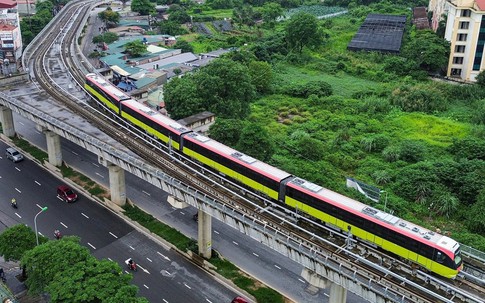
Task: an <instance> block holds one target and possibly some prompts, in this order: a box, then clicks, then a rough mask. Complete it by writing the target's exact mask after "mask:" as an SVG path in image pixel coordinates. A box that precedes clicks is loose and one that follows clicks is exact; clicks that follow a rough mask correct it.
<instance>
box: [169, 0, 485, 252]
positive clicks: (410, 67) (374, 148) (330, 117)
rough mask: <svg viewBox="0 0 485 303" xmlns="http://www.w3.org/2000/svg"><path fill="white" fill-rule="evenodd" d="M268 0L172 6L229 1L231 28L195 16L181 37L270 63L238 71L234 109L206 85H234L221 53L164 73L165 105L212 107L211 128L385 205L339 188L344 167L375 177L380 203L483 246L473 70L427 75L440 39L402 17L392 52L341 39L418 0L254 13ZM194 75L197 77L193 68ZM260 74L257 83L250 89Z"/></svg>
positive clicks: (478, 110)
mask: <svg viewBox="0 0 485 303" xmlns="http://www.w3.org/2000/svg"><path fill="white" fill-rule="evenodd" d="M267 3H268V2H265V1H263V2H261V3H259V4H254V3H249V2H246V1H243V5H242V6H239V7H235V6H236V5H235V4H234V3H233V2H231V1H222V2H219V1H217V2H216V1H208V2H207V3H206V4H205V5H201V6H192V5H189V7H186V6H182V7H183V8H185V9H186V10H187V11H190V12H191V15H192V13H193V14H194V15H195V14H204V16H205V18H209V17H210V16H211V17H212V18H209V19H210V21H211V22H212V21H213V20H217V19H219V20H220V19H222V17H220V16H218V12H219V11H223V10H224V12H226V13H227V10H228V9H233V13H232V14H233V16H232V18H233V26H234V28H233V30H232V31H229V32H227V31H224V32H223V31H218V30H217V28H214V27H213V26H212V25H211V24H208V23H205V25H206V28H207V29H208V32H210V35H207V34H204V31H201V32H199V33H197V34H190V35H187V36H186V37H185V38H184V40H185V41H186V42H188V43H189V44H190V45H191V46H192V48H193V50H194V51H196V52H197V51H201V52H205V51H209V50H212V49H217V48H220V47H226V48H227V47H233V46H235V47H237V50H236V51H233V52H231V53H229V54H227V55H226V56H225V59H224V60H226V62H227V60H228V59H229V60H232V61H233V62H234V63H231V64H232V66H234V67H237V69H238V70H239V69H248V68H249V67H250V66H251V65H256V66H259V65H258V64H260V63H261V62H264V63H267V64H269V65H270V67H271V69H270V71H269V73H268V72H266V71H265V73H264V74H262V73H251V72H249V73H248V74H249V75H250V79H249V80H247V81H246V80H245V82H244V83H247V82H249V83H251V84H252V88H251V86H247V88H246V93H243V94H241V95H244V96H248V95H250V94H251V95H253V96H254V97H251V101H250V104H249V107H250V111H249V112H246V111H245V112H244V114H241V112H239V114H235V115H234V114H233V115H231V113H232V112H235V111H233V110H230V111H228V110H227V109H224V108H220V107H218V106H217V104H218V103H219V101H217V100H218V99H217V97H216V98H214V96H218V94H220V93H219V92H227V91H228V89H229V88H230V87H234V86H233V85H234V82H233V81H234V79H231V77H228V76H227V73H226V72H223V71H225V70H230V69H231V68H228V66H230V65H229V63H227V64H226V65H224V64H221V63H219V65H218V66H219V67H218V69H217V70H216V69H214V68H213V67H212V70H211V71H212V72H211V73H207V71H208V70H210V69H211V68H210V67H208V68H207V69H205V68H202V69H200V71H198V72H196V73H195V75H194V76H188V77H183V78H182V79H178V80H177V81H174V82H172V83H169V84H168V85H167V86H166V92H167V93H166V95H165V101H166V104H167V108H168V109H169V112H170V109H173V112H174V114H175V116H177V117H179V116H180V117H181V116H188V115H191V114H195V113H196V112H199V111H202V110H211V111H213V112H215V113H216V114H217V115H218V119H217V121H216V124H215V125H214V126H213V127H212V128H211V130H210V135H211V136H212V137H214V138H216V139H217V140H220V141H222V142H224V143H226V144H228V145H230V146H232V147H235V148H237V149H239V150H241V151H243V152H245V153H247V154H249V155H252V156H254V157H256V158H259V159H261V160H265V161H268V162H269V163H270V164H272V165H275V166H278V167H280V168H282V169H284V170H286V171H288V172H290V173H292V174H294V175H297V176H299V177H302V178H305V179H307V180H309V181H312V182H314V183H317V184H319V185H323V186H325V187H327V188H330V189H333V190H335V191H338V192H341V193H343V194H345V195H349V196H352V197H354V198H357V199H359V200H362V201H363V202H365V203H367V204H371V205H373V206H374V207H377V208H383V207H384V205H383V204H384V202H383V201H381V202H380V203H374V202H372V201H370V200H365V198H363V197H362V196H358V195H357V194H356V193H355V192H354V191H352V190H349V189H347V188H346V187H345V177H347V176H351V177H354V178H356V179H358V180H361V181H363V182H366V183H368V184H371V185H375V186H378V187H379V188H380V189H382V190H385V191H386V192H387V193H388V198H387V210H388V211H389V210H390V211H392V212H394V214H396V215H398V216H401V217H403V218H405V219H407V220H410V221H413V222H415V223H418V224H420V225H423V226H425V227H427V228H430V229H438V228H439V229H440V230H442V231H444V232H446V233H447V234H448V233H449V234H451V236H452V237H453V238H455V239H456V240H458V241H460V242H462V243H464V244H467V245H472V246H474V247H476V248H478V249H481V250H485V238H484V237H483V236H481V235H480V233H483V231H485V201H484V197H485V178H484V177H485V159H484V158H483V155H482V153H481V151H483V145H484V144H485V140H484V137H485V136H484V134H485V114H484V112H485V111H484V109H485V90H483V86H482V82H483V81H482V78H483V75H480V77H479V78H478V80H479V81H478V84H476V85H468V84H456V83H447V82H445V81H435V80H431V78H430V77H429V75H438V76H439V75H442V74H443V71H444V70H446V65H447V63H448V54H449V43H448V42H447V41H445V40H443V39H442V38H440V37H439V36H438V35H436V34H435V33H433V32H432V31H429V30H424V31H418V30H416V29H415V28H414V27H413V26H411V25H410V24H409V23H408V25H407V27H406V31H405V34H404V38H403V45H402V48H401V54H399V55H390V54H383V53H377V52H350V51H348V50H347V49H346V47H347V44H348V43H349V42H350V40H351V39H352V37H353V36H354V35H355V33H356V32H357V30H358V28H359V26H360V25H361V24H362V22H363V21H364V19H365V18H366V16H367V15H368V14H369V13H381V14H397V15H406V16H407V17H408V21H409V20H410V19H411V13H410V10H409V9H408V8H409V6H410V5H411V6H420V5H423V3H421V2H420V1H414V2H413V1H397V2H392V3H391V2H388V1H366V2H365V3H364V2H359V1H358V2H355V1H353V2H351V3H350V2H345V1H342V0H335V1H326V2H325V4H327V5H332V6H339V7H341V8H342V10H344V9H347V10H348V13H347V14H344V15H339V16H336V17H332V18H323V19H318V18H316V17H315V14H313V15H312V14H304V13H302V12H301V11H304V9H305V7H301V6H300V4H301V3H300V2H299V1H295V2H291V4H288V3H287V4H285V5H286V6H284V8H291V7H299V9H298V10H299V13H298V14H294V15H293V16H292V17H290V18H289V19H288V21H285V22H271V20H265V22H263V23H258V22H255V21H256V20H260V19H264V18H263V17H262V12H264V14H267V15H268V16H271V13H272V12H278V9H279V8H278V7H277V6H274V7H271V8H268V7H265V8H264V9H263V6H264V5H265V4H267ZM289 3H290V2H289ZM246 4H251V5H252V7H251V8H249V7H245V6H244V5H246ZM280 4H281V6H283V4H282V3H280ZM314 4H316V3H314ZM318 5H321V4H318ZM312 9H313V12H316V11H318V10H321V11H322V12H323V11H334V12H338V11H342V10H338V9H335V8H323V7H320V8H318V9H317V8H312ZM211 13H213V14H211ZM317 15H319V14H317ZM258 18H259V19H258ZM309 25H310V26H309ZM199 28H201V27H200V26H199ZM301 37H304V38H305V39H302V38H301ZM216 65H217V63H216ZM214 73H215V74H216V75H224V77H222V78H217V77H214ZM482 74H483V73H482ZM199 75H204V77H200V79H204V81H202V80H201V81H198V80H197V77H198V76H199ZM260 80H263V81H265V82H262V83H266V84H265V87H264V89H259V90H256V89H255V85H256V84H258V83H260V82H259V81H260ZM204 87H205V88H208V87H210V88H211V94H212V95H210V96H209V95H206V91H207V90H206V89H204ZM208 96H209V97H208ZM222 99H224V98H222ZM226 99H227V98H226ZM180 100H184V102H185V103H181V102H180ZM187 100H190V102H188V101H187ZM224 100H225V99H224ZM227 100H228V101H227V104H229V105H230V107H231V108H243V107H242V106H246V104H247V99H241V98H240V96H234V98H229V99H227ZM181 104H183V106H182V105H181ZM179 109H180V110H179ZM182 110H183V112H182ZM244 134H245V135H244ZM471 209H473V214H471V213H470V210H471ZM472 235H475V236H474V237H473V236H472Z"/></svg>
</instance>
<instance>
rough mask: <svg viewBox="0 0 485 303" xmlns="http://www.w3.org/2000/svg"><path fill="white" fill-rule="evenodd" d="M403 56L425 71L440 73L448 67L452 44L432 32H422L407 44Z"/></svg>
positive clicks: (417, 33) (418, 32)
mask: <svg viewBox="0 0 485 303" xmlns="http://www.w3.org/2000/svg"><path fill="white" fill-rule="evenodd" d="M403 55H404V56H405V57H406V58H409V59H412V60H414V61H416V62H417V63H418V65H419V66H420V67H421V68H423V69H424V70H427V71H430V72H434V71H440V70H442V69H444V68H446V66H447V65H448V58H449V55H450V43H449V42H448V41H446V40H445V39H443V38H440V37H439V36H438V35H436V33H434V32H433V31H431V30H420V31H417V32H416V36H415V37H414V38H413V39H411V40H410V41H408V42H407V43H406V44H405V46H404V49H403Z"/></svg>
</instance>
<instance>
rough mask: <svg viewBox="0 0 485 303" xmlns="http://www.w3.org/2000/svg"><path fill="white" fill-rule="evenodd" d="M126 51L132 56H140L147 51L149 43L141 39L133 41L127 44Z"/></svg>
mask: <svg viewBox="0 0 485 303" xmlns="http://www.w3.org/2000/svg"><path fill="white" fill-rule="evenodd" d="M125 51H126V52H128V53H130V55H131V56H132V57H140V56H141V55H143V54H145V53H146V52H147V45H146V44H144V43H143V42H142V41H141V40H135V41H131V42H128V43H126V44H125Z"/></svg>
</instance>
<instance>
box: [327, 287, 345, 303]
mask: <svg viewBox="0 0 485 303" xmlns="http://www.w3.org/2000/svg"><path fill="white" fill-rule="evenodd" d="M328 302H329V303H345V302H347V289H345V288H344V287H343V286H342V285H338V284H335V283H331V285H330V298H329V300H328Z"/></svg>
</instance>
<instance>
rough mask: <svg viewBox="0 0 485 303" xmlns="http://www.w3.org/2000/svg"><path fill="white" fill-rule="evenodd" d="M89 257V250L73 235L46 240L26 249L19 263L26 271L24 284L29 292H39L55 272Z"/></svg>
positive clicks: (43, 289) (50, 280)
mask: <svg viewBox="0 0 485 303" xmlns="http://www.w3.org/2000/svg"><path fill="white" fill-rule="evenodd" d="M89 258H91V255H90V253H89V250H88V249H87V248H85V247H83V246H81V245H79V239H77V238H75V237H64V238H63V239H62V240H61V241H48V242H47V243H44V244H42V245H39V246H36V247H34V249H32V250H29V251H27V252H26V253H25V254H24V255H23V257H22V259H21V263H22V265H23V266H25V269H26V272H27V280H25V284H26V285H27V287H28V289H29V293H31V294H39V293H41V292H43V291H45V290H46V287H47V285H49V284H50V283H51V282H52V281H53V280H54V277H55V276H56V274H58V273H60V272H62V271H64V270H66V269H68V268H70V267H72V266H74V265H75V264H76V263H78V262H86V261H87V260H88V259H89Z"/></svg>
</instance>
